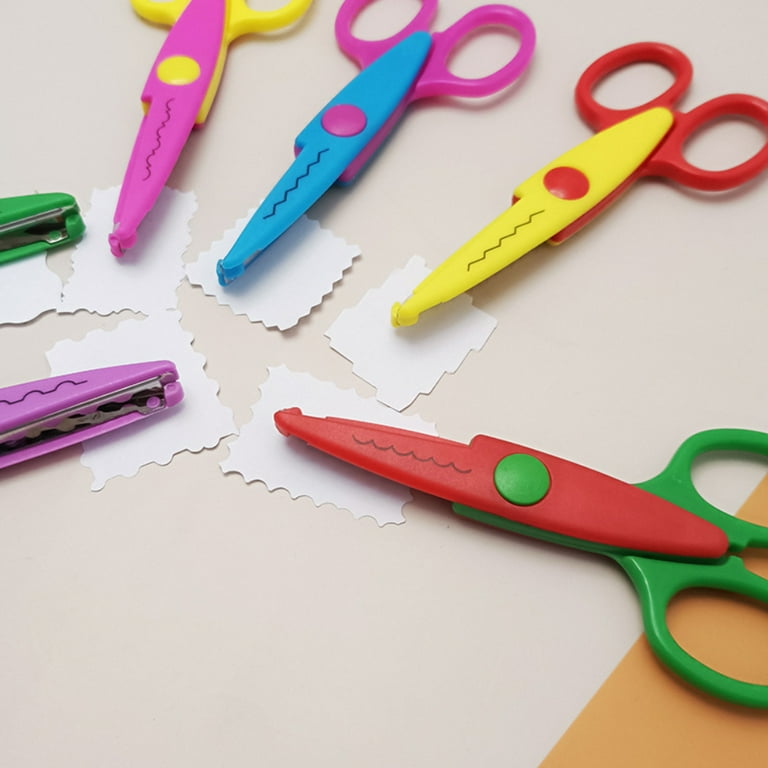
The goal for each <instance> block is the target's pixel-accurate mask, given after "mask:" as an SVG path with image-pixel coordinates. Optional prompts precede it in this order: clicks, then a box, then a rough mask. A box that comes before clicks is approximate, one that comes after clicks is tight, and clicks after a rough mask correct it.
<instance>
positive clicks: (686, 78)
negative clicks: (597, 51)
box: [576, 42, 693, 131]
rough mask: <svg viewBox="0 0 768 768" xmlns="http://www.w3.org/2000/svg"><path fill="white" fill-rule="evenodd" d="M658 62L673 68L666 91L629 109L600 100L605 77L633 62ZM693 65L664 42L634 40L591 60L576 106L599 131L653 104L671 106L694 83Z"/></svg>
mask: <svg viewBox="0 0 768 768" xmlns="http://www.w3.org/2000/svg"><path fill="white" fill-rule="evenodd" d="M643 63H650V64H658V65H659V66H661V67H664V69H666V70H668V71H669V72H671V74H672V77H673V78H674V81H673V83H672V85H670V87H669V88H667V90H666V91H664V92H663V93H661V94H659V95H658V96H656V97H655V98H653V99H651V100H650V101H647V102H645V103H644V104H639V105H638V106H636V107H630V108H628V109H612V108H611V107H606V106H603V105H602V104H600V103H599V102H598V101H597V100H596V99H595V96H594V91H595V89H596V88H597V86H598V84H599V83H600V82H602V81H603V80H605V78H606V77H608V76H609V75H612V74H614V73H616V72H618V71H619V70H621V69H624V68H625V67H629V66H632V65H633V64H643ZM692 77H693V67H692V66H691V62H690V60H689V59H688V57H687V56H686V55H685V54H684V53H683V52H682V51H679V50H678V49H677V48H673V47H672V46H671V45H665V44H664V43H652V42H644V43H633V44H632V45H625V46H622V47H621V48H616V49H615V50H613V51H609V52H608V53H606V54H604V55H603V56H601V57H600V58H599V59H596V60H595V61H594V62H593V63H592V64H590V65H589V66H588V67H587V68H586V69H585V70H584V73H583V74H582V75H581V77H580V78H579V80H578V82H577V83H576V108H577V109H578V111H579V114H580V115H581V117H582V119H583V120H584V122H585V123H587V125H589V126H590V127H591V128H594V129H595V130H596V131H602V130H603V129H604V128H607V127H608V126H610V125H613V124H614V123H618V122H620V121H621V120H625V119H626V118H628V117H631V116H632V115H636V114H637V113H638V112H644V111H645V110H647V109H650V108H651V107H666V108H667V109H671V108H672V107H673V106H674V105H675V104H676V103H677V102H678V101H679V100H680V99H681V98H682V97H683V95H684V94H685V92H686V91H687V90H688V87H689V86H690V84H691V78H692Z"/></svg>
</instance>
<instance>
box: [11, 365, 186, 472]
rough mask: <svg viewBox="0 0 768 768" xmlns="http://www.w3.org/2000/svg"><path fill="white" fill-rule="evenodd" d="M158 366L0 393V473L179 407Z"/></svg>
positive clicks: (172, 375)
mask: <svg viewBox="0 0 768 768" xmlns="http://www.w3.org/2000/svg"><path fill="white" fill-rule="evenodd" d="M178 379H179V375H178V373H177V371H176V368H175V366H174V365H173V363H171V362H168V361H167V360H160V361H154V362H148V363H133V364H130V365H118V366H113V367H110V368H99V369H97V370H92V371H80V372H77V373H70V374H65V375H63V376H54V377H51V378H49V379H41V380H39V381H30V382H28V383H26V384H15V385H13V386H11V387H4V388H1V389H0V469H2V468H3V467H9V466H11V465H12V464H18V463H19V462H21V461H25V460H26V459H32V458H34V457H36V456H42V455H43V454H46V453H51V452H52V451H55V450H58V449H59V448H64V447H66V446H68V445H73V444H75V443H79V442H82V441H83V440H88V439H90V438H91V437H96V435H103V434H105V433H106V432H111V431H112V430H114V429H118V428H119V427H122V426H125V425H127V424H133V423H134V422H136V421H139V420H140V419H144V418H147V417H148V416H152V415H154V414H157V413H160V412H161V411H164V410H165V409H167V408H170V407H171V406H173V405H176V404H177V403H179V402H181V400H182V398H183V397H184V392H183V390H182V388H181V384H180V383H179V380H178Z"/></svg>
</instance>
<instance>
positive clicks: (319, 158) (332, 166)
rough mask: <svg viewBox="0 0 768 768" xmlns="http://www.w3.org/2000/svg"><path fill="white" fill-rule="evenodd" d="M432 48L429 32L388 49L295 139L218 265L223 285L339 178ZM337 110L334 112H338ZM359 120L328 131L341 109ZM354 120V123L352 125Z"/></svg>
mask: <svg viewBox="0 0 768 768" xmlns="http://www.w3.org/2000/svg"><path fill="white" fill-rule="evenodd" d="M431 45H432V38H431V36H430V35H429V34H428V33H427V32H415V33H414V34H412V35H409V36H408V37H407V38H405V40H402V41H401V42H400V43H398V44H397V45H396V46H394V47H392V48H390V50H389V51H387V52H386V53H385V54H383V55H382V56H380V57H379V58H378V59H376V61H374V62H373V63H372V64H371V65H370V66H368V67H366V68H365V69H364V70H363V71H362V72H361V73H360V74H359V75H358V76H357V77H356V78H355V79H354V80H352V82H350V83H349V84H348V85H347V86H346V87H345V88H344V89H343V90H342V91H340V92H339V94H338V95H337V96H335V97H334V98H333V100H331V101H330V102H329V103H328V104H327V105H326V106H325V107H324V108H323V109H322V110H321V111H320V112H319V113H318V114H317V115H316V116H315V117H314V118H313V120H312V121H311V122H310V123H309V124H308V125H307V127H306V128H304V130H303V131H302V132H301V133H300V134H299V136H298V137H297V139H296V148H297V150H298V155H297V157H296V160H295V161H294V162H293V164H292V165H291V167H290V168H289V169H288V171H287V172H286V173H285V175H284V176H283V177H282V178H281V179H280V181H278V182H277V184H276V185H275V187H274V188H273V189H272V191H271V192H270V193H269V195H268V196H267V197H266V198H265V200H264V202H263V203H262V204H261V206H259V208H258V210H257V211H256V213H254V215H253V216H252V217H251V220H250V221H249V222H248V224H247V225H246V227H245V229H244V230H243V231H242V233H241V234H240V237H239V238H238V239H237V241H236V242H235V244H234V245H233V246H232V248H231V250H230V251H229V253H228V254H227V255H226V256H225V257H224V258H223V259H222V260H221V261H219V263H218V264H217V266H216V271H217V273H218V277H219V282H220V283H221V285H226V284H227V283H231V282H232V281H233V280H236V279H237V278H238V277H240V276H241V275H242V274H243V273H244V272H245V269H246V267H247V266H248V265H249V264H250V263H251V262H253V261H254V259H256V258H257V257H258V256H259V254H260V253H262V252H263V251H264V250H265V249H266V248H267V247H268V246H269V245H271V244H272V243H273V242H274V241H275V240H277V238H278V237H280V235H282V234H283V233H284V232H285V231H286V230H288V229H289V228H290V227H291V225H292V224H294V223H295V222H296V220H297V219H298V218H299V217H300V216H301V215H302V214H303V213H306V212H307V211H308V210H309V208H310V207H311V206H312V205H314V203H316V202H317V200H318V199H319V198H320V197H321V196H322V195H323V194H324V193H325V192H326V191H327V190H328V189H329V188H330V187H331V186H332V185H333V184H334V183H335V182H336V181H338V180H339V179H340V177H341V176H342V174H343V173H344V171H345V170H347V168H348V167H349V166H350V165H351V164H352V163H354V161H355V160H356V159H358V158H359V157H360V156H361V155H362V154H363V153H364V152H365V151H366V149H368V148H369V146H370V145H372V144H375V145H376V146H378V144H379V143H380V142H381V140H382V139H383V136H382V135H380V134H381V132H382V129H383V128H384V127H385V126H386V127H389V126H388V121H389V120H390V118H391V117H392V115H393V114H394V113H395V112H396V111H397V110H398V108H399V107H400V105H401V104H402V103H403V102H404V101H405V99H406V97H407V95H408V93H409V92H410V90H411V88H412V86H413V84H414V82H415V81H416V80H417V78H418V76H419V73H420V72H421V69H422V67H423V66H424V62H425V61H426V58H427V55H428V54H429V50H430V48H431ZM334 108H335V112H331V110H334ZM340 108H349V111H350V112H352V113H353V115H354V114H357V115H359V116H360V119H359V125H358V126H356V127H353V128H352V129H351V130H354V131H355V132H354V133H350V130H346V131H341V130H337V131H335V132H331V131H329V130H328V129H327V128H326V127H324V122H325V124H326V125H328V124H329V122H328V115H329V113H330V114H331V115H334V114H338V113H339V112H340V111H342V109H340ZM353 122H354V121H353Z"/></svg>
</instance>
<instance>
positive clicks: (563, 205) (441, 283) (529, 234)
mask: <svg viewBox="0 0 768 768" xmlns="http://www.w3.org/2000/svg"><path fill="white" fill-rule="evenodd" d="M673 121H674V117H673V115H672V113H671V112H670V111H669V110H668V109H665V108H663V107H654V108H652V109H648V110H646V111H644V112H641V113H640V114H638V115H634V116H633V117H630V118H628V119H627V120H623V121H622V122H620V123H617V124H615V125H613V126H611V127H610V128H607V129H606V130H604V131H601V132H600V133H598V134H596V135H595V136H593V137H592V138H590V139H587V141H585V142H583V143H581V144H579V145H578V146H576V147H574V148H573V149H571V150H569V151H568V152H566V153H565V154H563V155H561V156H560V157H558V158H557V159H556V160H553V161H552V162H551V163H549V164H548V165H546V166H545V167H544V168H542V169H541V170H540V171H538V172H537V173H535V174H534V175H533V176H531V177H530V178H529V179H527V180H526V181H524V182H523V183H522V184H520V186H519V187H517V189H516V190H515V197H516V198H517V201H516V202H515V203H514V205H512V207H511V208H509V209H508V210H506V211H505V212H504V213H502V214H501V215H500V216H499V217H497V218H496V219H495V220H494V221H492V222H491V223H490V224H489V225H488V226H487V227H486V228H485V229H483V230H481V231H480V232H478V234H476V235H475V236H474V237H473V238H472V239H471V240H469V241H468V242H467V243H465V244H464V245H463V246H461V248H459V249H458V250H457V251H456V252H455V253H453V254H452V255H451V256H449V257H448V258H447V259H446V260H445V261H444V262H443V263H442V264H441V265H440V266H439V267H437V269H435V270H434V271H433V272H431V273H430V274H429V275H427V277H426V278H424V280H423V281H422V282H421V283H420V284H419V285H418V286H417V287H416V288H415V289H414V291H413V293H412V294H411V296H410V297H409V298H408V299H406V301H405V302H404V303H403V304H395V305H394V306H393V307H392V325H394V326H396V327H397V326H402V325H413V324H414V323H415V322H416V321H417V320H418V318H419V315H420V314H421V313H422V312H424V311H425V310H427V309H430V308H432V307H434V306H437V305H438V304H441V303H443V302H446V301H450V299H453V298H455V297H456V296H458V295H459V294H461V293H464V292H465V291H467V290H469V289H470V288H472V287H473V286H475V285H477V284H478V283H480V282H482V281H483V280H486V279H487V278H489V277H490V276H491V275H494V274H496V272H498V271H500V270H501V269H503V268H504V267H506V266H508V265H509V264H511V263H512V262H514V261H517V259H519V258H520V257H521V256H524V255H525V254H526V253H528V251H531V250H533V249H534V248H536V246H538V245H541V243H544V242H546V241H547V240H549V239H550V238H551V237H553V236H554V235H556V234H557V233H558V232H560V230H562V229H564V228H565V227H566V226H568V225H569V224H571V223H572V222H574V221H576V220H577V219H579V218H581V217H582V216H583V215H584V214H586V213H587V212H588V211H589V210H591V209H592V208H594V207H595V206H596V205H598V204H599V203H600V202H601V201H602V200H603V199H604V198H606V197H607V196H608V195H610V194H611V192H613V191H614V190H615V189H616V188H617V187H618V186H620V185H621V184H622V182H624V181H625V180H626V179H627V178H628V177H629V176H631V175H632V173H634V172H635V171H636V170H637V169H638V168H639V167H640V165H642V163H643V162H644V160H645V159H646V158H647V157H648V156H649V155H650V154H651V153H652V152H653V150H654V149H655V148H656V147H657V146H658V144H659V143H660V142H661V140H662V139H663V138H664V136H665V135H666V134H667V132H668V131H669V129H670V128H671V127H672V123H673Z"/></svg>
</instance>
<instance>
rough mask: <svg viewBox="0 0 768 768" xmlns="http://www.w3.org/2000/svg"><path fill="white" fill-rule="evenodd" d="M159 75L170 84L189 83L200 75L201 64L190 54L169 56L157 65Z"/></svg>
mask: <svg viewBox="0 0 768 768" xmlns="http://www.w3.org/2000/svg"><path fill="white" fill-rule="evenodd" d="M157 76H158V77H159V78H160V80H162V81H163V82H164V83H167V84H168V85H189V84H190V83H194V82H195V80H197V78H198V77H200V65H199V64H198V63H197V62H196V61H195V60H194V59H190V58H189V56H169V57H168V58H167V59H163V60H162V61H161V62H160V63H159V64H158V65H157Z"/></svg>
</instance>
